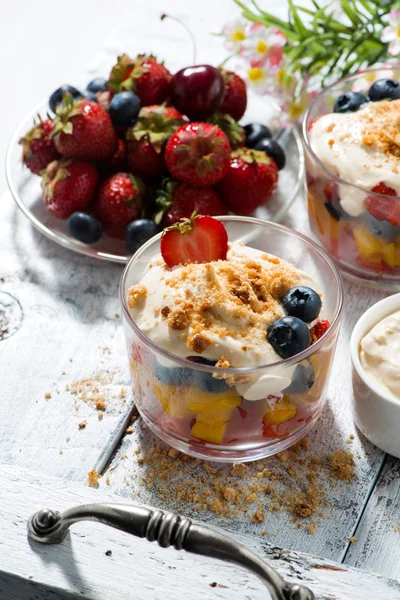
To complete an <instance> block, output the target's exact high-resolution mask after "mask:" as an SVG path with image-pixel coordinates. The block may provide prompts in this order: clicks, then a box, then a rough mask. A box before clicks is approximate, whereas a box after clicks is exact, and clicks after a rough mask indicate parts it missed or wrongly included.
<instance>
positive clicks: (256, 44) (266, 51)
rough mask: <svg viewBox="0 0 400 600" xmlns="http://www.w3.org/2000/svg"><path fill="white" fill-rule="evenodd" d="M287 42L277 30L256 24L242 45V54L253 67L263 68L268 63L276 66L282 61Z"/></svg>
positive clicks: (252, 26)
mask: <svg viewBox="0 0 400 600" xmlns="http://www.w3.org/2000/svg"><path fill="white" fill-rule="evenodd" d="M285 42H286V39H285V37H284V36H283V35H282V33H281V32H279V31H278V30H277V29H274V28H273V27H268V28H267V27H264V25H260V24H258V23H254V24H253V25H251V27H250V29H249V32H248V34H247V38H246V39H245V40H244V41H243V43H242V45H241V50H240V54H241V56H242V57H243V58H244V59H245V60H246V61H248V62H249V63H250V64H251V65H252V66H262V65H263V64H265V63H266V62H267V61H268V62H270V64H271V65H273V66H276V65H278V64H279V63H280V62H281V60H282V54H283V46H284V45H285Z"/></svg>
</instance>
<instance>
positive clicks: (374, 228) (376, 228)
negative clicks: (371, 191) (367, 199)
mask: <svg viewBox="0 0 400 600" xmlns="http://www.w3.org/2000/svg"><path fill="white" fill-rule="evenodd" d="M363 219H364V221H365V223H366V225H367V227H368V229H369V230H370V231H371V233H373V234H374V235H376V236H377V237H379V238H384V239H386V240H387V241H392V240H394V239H395V237H396V236H397V234H398V233H399V231H400V227H398V226H396V225H392V224H391V223H389V221H386V219H382V221H380V220H379V219H377V218H376V217H374V216H373V215H371V214H370V213H369V212H366V213H365V214H364V217H363Z"/></svg>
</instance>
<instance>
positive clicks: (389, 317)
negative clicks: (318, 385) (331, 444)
mask: <svg viewBox="0 0 400 600" xmlns="http://www.w3.org/2000/svg"><path fill="white" fill-rule="evenodd" d="M350 352H351V359H352V364H353V391H354V404H353V408H354V420H355V422H356V425H357V426H358V428H359V429H360V430H361V432H362V433H363V434H364V435H365V436H366V437H367V438H368V439H369V440H370V441H371V442H372V443H373V444H375V445H376V446H378V447H379V448H381V449H382V450H384V451H385V452H388V453H389V454H392V455H393V456H396V457H398V458H400V435H399V430H400V294H395V295H393V296H389V297H388V298H385V299H384V300H381V301H380V302H377V303H376V304H374V305H373V306H372V307H371V308H370V309H368V310H367V311H366V312H365V313H364V314H363V315H362V316H361V317H360V319H359V320H358V322H357V324H356V326H355V328H354V330H353V333H352V336H351V340H350Z"/></svg>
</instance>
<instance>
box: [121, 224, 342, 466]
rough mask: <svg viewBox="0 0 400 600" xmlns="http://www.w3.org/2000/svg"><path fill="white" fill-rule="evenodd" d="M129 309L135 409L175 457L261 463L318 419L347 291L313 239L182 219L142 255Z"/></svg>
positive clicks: (125, 299)
mask: <svg viewBox="0 0 400 600" xmlns="http://www.w3.org/2000/svg"><path fill="white" fill-rule="evenodd" d="M120 301H121V305H122V313H123V324H124V332H125V338H126V345H127V352H128V358H129V364H130V369H131V376H132V388H133V393H134V396H135V403H136V406H137V408H138V410H139V412H140V414H141V416H142V418H143V420H144V422H145V423H146V424H147V425H148V426H149V427H150V429H151V430H152V431H153V432H154V433H155V434H156V435H157V436H159V437H160V438H161V439H162V440H164V441H165V442H167V443H168V444H170V445H171V446H172V447H174V448H176V449H177V450H179V451H182V452H185V453H187V454H190V455H192V456H197V457H201V458H205V459H210V460H217V461H228V462H229V461H250V460H255V459H258V458H262V457H266V456H270V455H272V454H275V453H277V452H280V451H281V450H283V449H285V448H287V447H289V446H291V445H292V444H293V443H295V442H296V441H297V440H299V439H300V438H301V437H302V436H304V435H305V434H306V433H307V432H308V431H309V430H310V429H311V427H312V426H313V425H314V424H315V422H316V421H317V419H318V417H319V416H320V414H321V411H322V409H323V406H324V404H325V401H326V394H327V381H328V377H329V373H330V369H331V365H332V360H333V355H334V351H335V346H336V340H337V335H338V330H339V325H340V321H341V315H342V307H343V288H342V280H341V276H340V274H339V272H338V270H337V269H336V267H335V265H334V263H333V261H332V260H331V259H330V258H329V256H327V254H326V253H325V252H324V251H323V250H322V249H321V248H320V247H319V246H318V245H317V244H315V243H314V242H312V241H310V240H309V239H308V238H306V237H305V236H303V235H301V234H299V233H297V232H295V231H292V230H290V229H288V228H286V227H283V226H281V225H278V224H275V223H271V222H266V221H263V220H260V219H255V218H251V217H237V216H226V217H218V218H213V217H208V216H195V217H194V218H192V219H186V220H183V221H181V222H180V223H179V224H176V225H175V226H173V227H171V228H169V229H167V230H165V231H164V233H163V234H162V235H160V234H159V235H157V236H155V237H154V238H152V239H151V240H150V241H148V242H147V243H146V244H145V245H144V246H143V247H142V248H141V249H140V250H138V252H137V253H136V254H135V255H134V256H133V258H132V259H131V261H130V262H129V264H128V265H127V267H126V269H125V271H124V273H123V276H122V279H121V284H120Z"/></svg>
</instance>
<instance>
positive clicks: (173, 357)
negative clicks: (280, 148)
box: [119, 215, 344, 375]
mask: <svg viewBox="0 0 400 600" xmlns="http://www.w3.org/2000/svg"><path fill="white" fill-rule="evenodd" d="M215 218H216V219H218V220H219V221H241V222H244V223H248V224H254V225H261V226H262V227H272V228H273V229H277V230H280V231H282V232H284V233H285V234H289V235H291V236H293V237H295V238H297V239H299V240H301V241H302V242H303V243H304V244H305V245H306V246H308V247H309V249H311V251H312V252H314V253H316V254H317V255H319V257H321V258H322V259H323V260H324V261H325V263H326V264H327V266H328V267H329V268H330V270H331V272H332V274H333V276H334V278H335V281H336V284H337V295H338V297H337V301H336V306H335V316H334V317H333V320H332V322H331V324H330V327H329V329H328V330H327V331H326V332H325V333H324V334H323V335H322V336H321V337H320V339H319V340H317V341H316V342H315V343H314V344H311V345H310V346H309V347H308V348H306V349H305V350H303V351H302V352H299V353H298V354H295V355H294V356H292V357H290V358H285V359H281V360H279V361H277V362H274V363H269V364H265V365H259V366H257V367H232V368H231V367H230V368H229V373H230V374H232V375H249V374H253V373H258V372H260V371H266V370H268V369H273V368H276V367H282V366H292V365H295V364H297V363H299V362H301V361H302V360H305V359H307V358H308V357H309V356H311V355H313V354H315V352H317V351H318V350H319V349H320V348H321V347H322V346H323V345H324V343H325V342H326V341H327V340H328V339H329V338H330V337H332V335H333V334H334V332H335V331H336V329H337V327H338V326H339V324H340V319H341V316H342V312H343V301H344V287H343V280H342V276H341V275H340V272H339V270H338V269H337V267H336V265H335V263H334V261H333V260H332V259H331V258H330V256H329V255H328V254H327V253H326V252H325V251H324V250H323V249H322V248H321V247H320V246H319V245H318V244H316V243H315V242H313V241H312V240H311V239H309V238H308V237H307V236H305V235H303V234H302V233H299V232H297V231H294V230H293V229H290V228H289V227H286V226H285V225H281V224H279V223H274V222H272V221H264V220H262V219H256V218H254V217H240V216H236V215H227V216H221V217H215ZM161 235H162V232H161V233H158V234H157V235H155V236H153V237H152V238H151V239H150V240H148V241H147V242H146V243H145V244H144V245H143V246H141V248H139V250H137V252H135V254H134V255H133V256H132V258H131V260H130V261H129V263H128V264H127V265H126V267H125V269H124V272H123V273H122V276H121V279H120V284H119V294H120V304H121V308H122V312H123V315H124V317H125V319H126V320H127V322H128V324H129V326H130V328H131V329H133V331H134V333H135V334H136V335H137V337H138V338H139V339H140V340H141V341H142V342H143V344H144V345H145V346H146V347H147V348H149V349H150V350H152V351H153V352H155V353H157V354H161V356H163V357H164V358H166V359H168V360H170V361H171V362H174V363H176V364H177V365H179V366H182V367H186V368H192V369H194V368H195V369H196V370H199V371H205V372H208V373H216V372H218V373H220V372H221V368H220V367H213V366H208V365H202V364H200V363H194V362H193V361H190V360H188V359H186V358H182V357H180V356H178V355H177V354H174V353H172V352H169V351H168V350H165V349H164V348H162V347H161V346H159V345H158V344H156V343H155V342H153V340H151V339H150V338H149V337H148V336H147V335H146V334H144V333H143V332H142V331H141V330H140V329H139V327H138V326H137V325H136V323H135V321H134V320H133V319H132V317H131V314H130V312H129V308H128V304H127V301H126V298H125V293H124V290H125V284H126V279H127V276H128V273H129V271H130V268H131V266H132V265H133V263H135V262H136V261H137V260H138V258H140V256H141V255H142V254H143V253H144V252H145V251H146V250H147V248H149V246H151V245H152V244H153V243H154V242H155V241H156V240H159V239H160V238H161Z"/></svg>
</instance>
